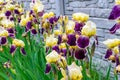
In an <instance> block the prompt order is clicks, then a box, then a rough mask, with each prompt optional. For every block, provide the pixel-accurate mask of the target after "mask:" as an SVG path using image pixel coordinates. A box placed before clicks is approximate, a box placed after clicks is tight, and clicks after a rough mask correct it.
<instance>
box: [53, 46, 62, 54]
mask: <svg viewBox="0 0 120 80" xmlns="http://www.w3.org/2000/svg"><path fill="white" fill-rule="evenodd" d="M52 50H55V51H56V52H58V53H59V52H60V50H59V46H58V45H56V46H53V47H52Z"/></svg>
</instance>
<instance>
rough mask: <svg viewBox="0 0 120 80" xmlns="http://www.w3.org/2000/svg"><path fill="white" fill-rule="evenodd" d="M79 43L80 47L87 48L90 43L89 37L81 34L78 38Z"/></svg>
mask: <svg viewBox="0 0 120 80" xmlns="http://www.w3.org/2000/svg"><path fill="white" fill-rule="evenodd" d="M77 45H78V46H79V47H80V48H85V47H87V46H88V45H89V38H88V37H87V36H80V37H79V38H78V40H77Z"/></svg>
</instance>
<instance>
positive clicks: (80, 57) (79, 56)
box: [75, 49, 86, 59]
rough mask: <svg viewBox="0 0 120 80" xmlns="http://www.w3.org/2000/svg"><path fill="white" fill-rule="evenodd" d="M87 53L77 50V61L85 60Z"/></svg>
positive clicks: (83, 50)
mask: <svg viewBox="0 0 120 80" xmlns="http://www.w3.org/2000/svg"><path fill="white" fill-rule="evenodd" d="M85 53H86V50H85V49H78V50H76V51H75V57H76V59H84V58H85Z"/></svg>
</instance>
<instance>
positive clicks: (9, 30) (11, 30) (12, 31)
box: [7, 28, 15, 33]
mask: <svg viewBox="0 0 120 80" xmlns="http://www.w3.org/2000/svg"><path fill="white" fill-rule="evenodd" d="M7 31H8V33H15V30H14V29H13V28H9V29H7Z"/></svg>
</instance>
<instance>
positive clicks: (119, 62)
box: [115, 55, 120, 66]
mask: <svg viewBox="0 0 120 80" xmlns="http://www.w3.org/2000/svg"><path fill="white" fill-rule="evenodd" d="M115 57H116V66H118V65H119V64H120V60H119V57H118V56H117V55H116V56H115Z"/></svg>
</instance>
